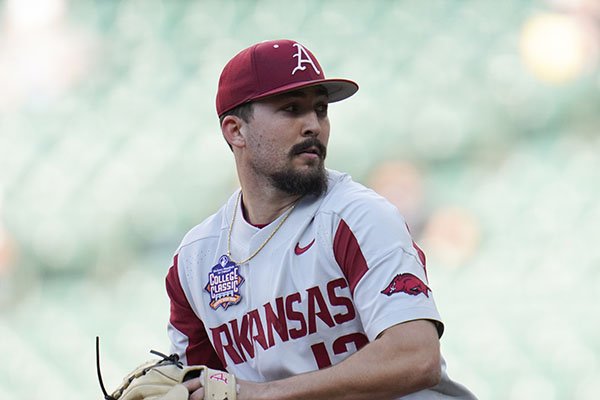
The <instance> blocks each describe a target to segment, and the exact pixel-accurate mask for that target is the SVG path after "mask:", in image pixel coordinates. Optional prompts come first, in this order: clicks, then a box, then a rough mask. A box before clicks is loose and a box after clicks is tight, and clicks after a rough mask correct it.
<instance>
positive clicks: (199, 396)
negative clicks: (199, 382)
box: [189, 387, 204, 400]
mask: <svg viewBox="0 0 600 400" xmlns="http://www.w3.org/2000/svg"><path fill="white" fill-rule="evenodd" d="M203 399H204V388H203V387H201V388H200V389H198V390H196V391H195V392H194V393H192V394H191V395H190V398H189V400H203Z"/></svg>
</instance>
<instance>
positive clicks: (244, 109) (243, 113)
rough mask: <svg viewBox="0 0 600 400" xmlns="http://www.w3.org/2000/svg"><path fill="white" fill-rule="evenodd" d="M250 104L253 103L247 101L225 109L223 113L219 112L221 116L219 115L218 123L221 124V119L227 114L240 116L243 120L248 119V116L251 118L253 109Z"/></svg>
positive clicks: (246, 120)
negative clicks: (227, 109)
mask: <svg viewBox="0 0 600 400" xmlns="http://www.w3.org/2000/svg"><path fill="white" fill-rule="evenodd" d="M252 104H253V103H252V102H251V101H249V102H247V103H243V104H240V105H239V106H237V107H235V108H232V109H231V110H229V111H225V112H224V113H223V114H221V116H219V123H220V124H223V119H225V117H227V116H228V115H233V116H234V117H238V118H241V119H242V120H243V121H244V122H248V121H250V118H252V114H253V111H254V109H253V107H252Z"/></svg>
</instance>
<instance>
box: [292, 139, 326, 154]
mask: <svg viewBox="0 0 600 400" xmlns="http://www.w3.org/2000/svg"><path fill="white" fill-rule="evenodd" d="M326 153H327V150H326V148H325V146H323V144H322V143H321V142H319V141H318V140H317V139H309V140H307V141H305V142H303V143H298V144H297V145H295V146H294V147H293V148H292V154H293V155H301V154H313V155H316V156H318V157H319V158H325V155H326Z"/></svg>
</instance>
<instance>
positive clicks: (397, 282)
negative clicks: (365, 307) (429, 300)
mask: <svg viewBox="0 0 600 400" xmlns="http://www.w3.org/2000/svg"><path fill="white" fill-rule="evenodd" d="M430 291H431V289H429V287H428V286H427V285H426V284H424V283H423V281H422V280H420V279H419V278H417V277H416V276H414V275H413V274H409V273H404V274H398V275H396V276H395V277H394V279H392V281H391V282H390V284H389V285H387V287H386V288H385V289H383V290H382V291H381V293H383V294H385V295H387V296H391V295H393V294H394V293H400V292H402V293H406V294H410V295H411V296H416V295H418V294H420V293H423V294H424V295H425V296H427V297H429V293H428V292H430Z"/></svg>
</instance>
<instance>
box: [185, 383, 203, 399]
mask: <svg viewBox="0 0 600 400" xmlns="http://www.w3.org/2000/svg"><path fill="white" fill-rule="evenodd" d="M183 386H185V387H186V388H187V390H188V391H189V392H190V397H189V400H203V399H204V388H203V387H202V382H200V378H194V379H190V380H189V381H185V382H183Z"/></svg>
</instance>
